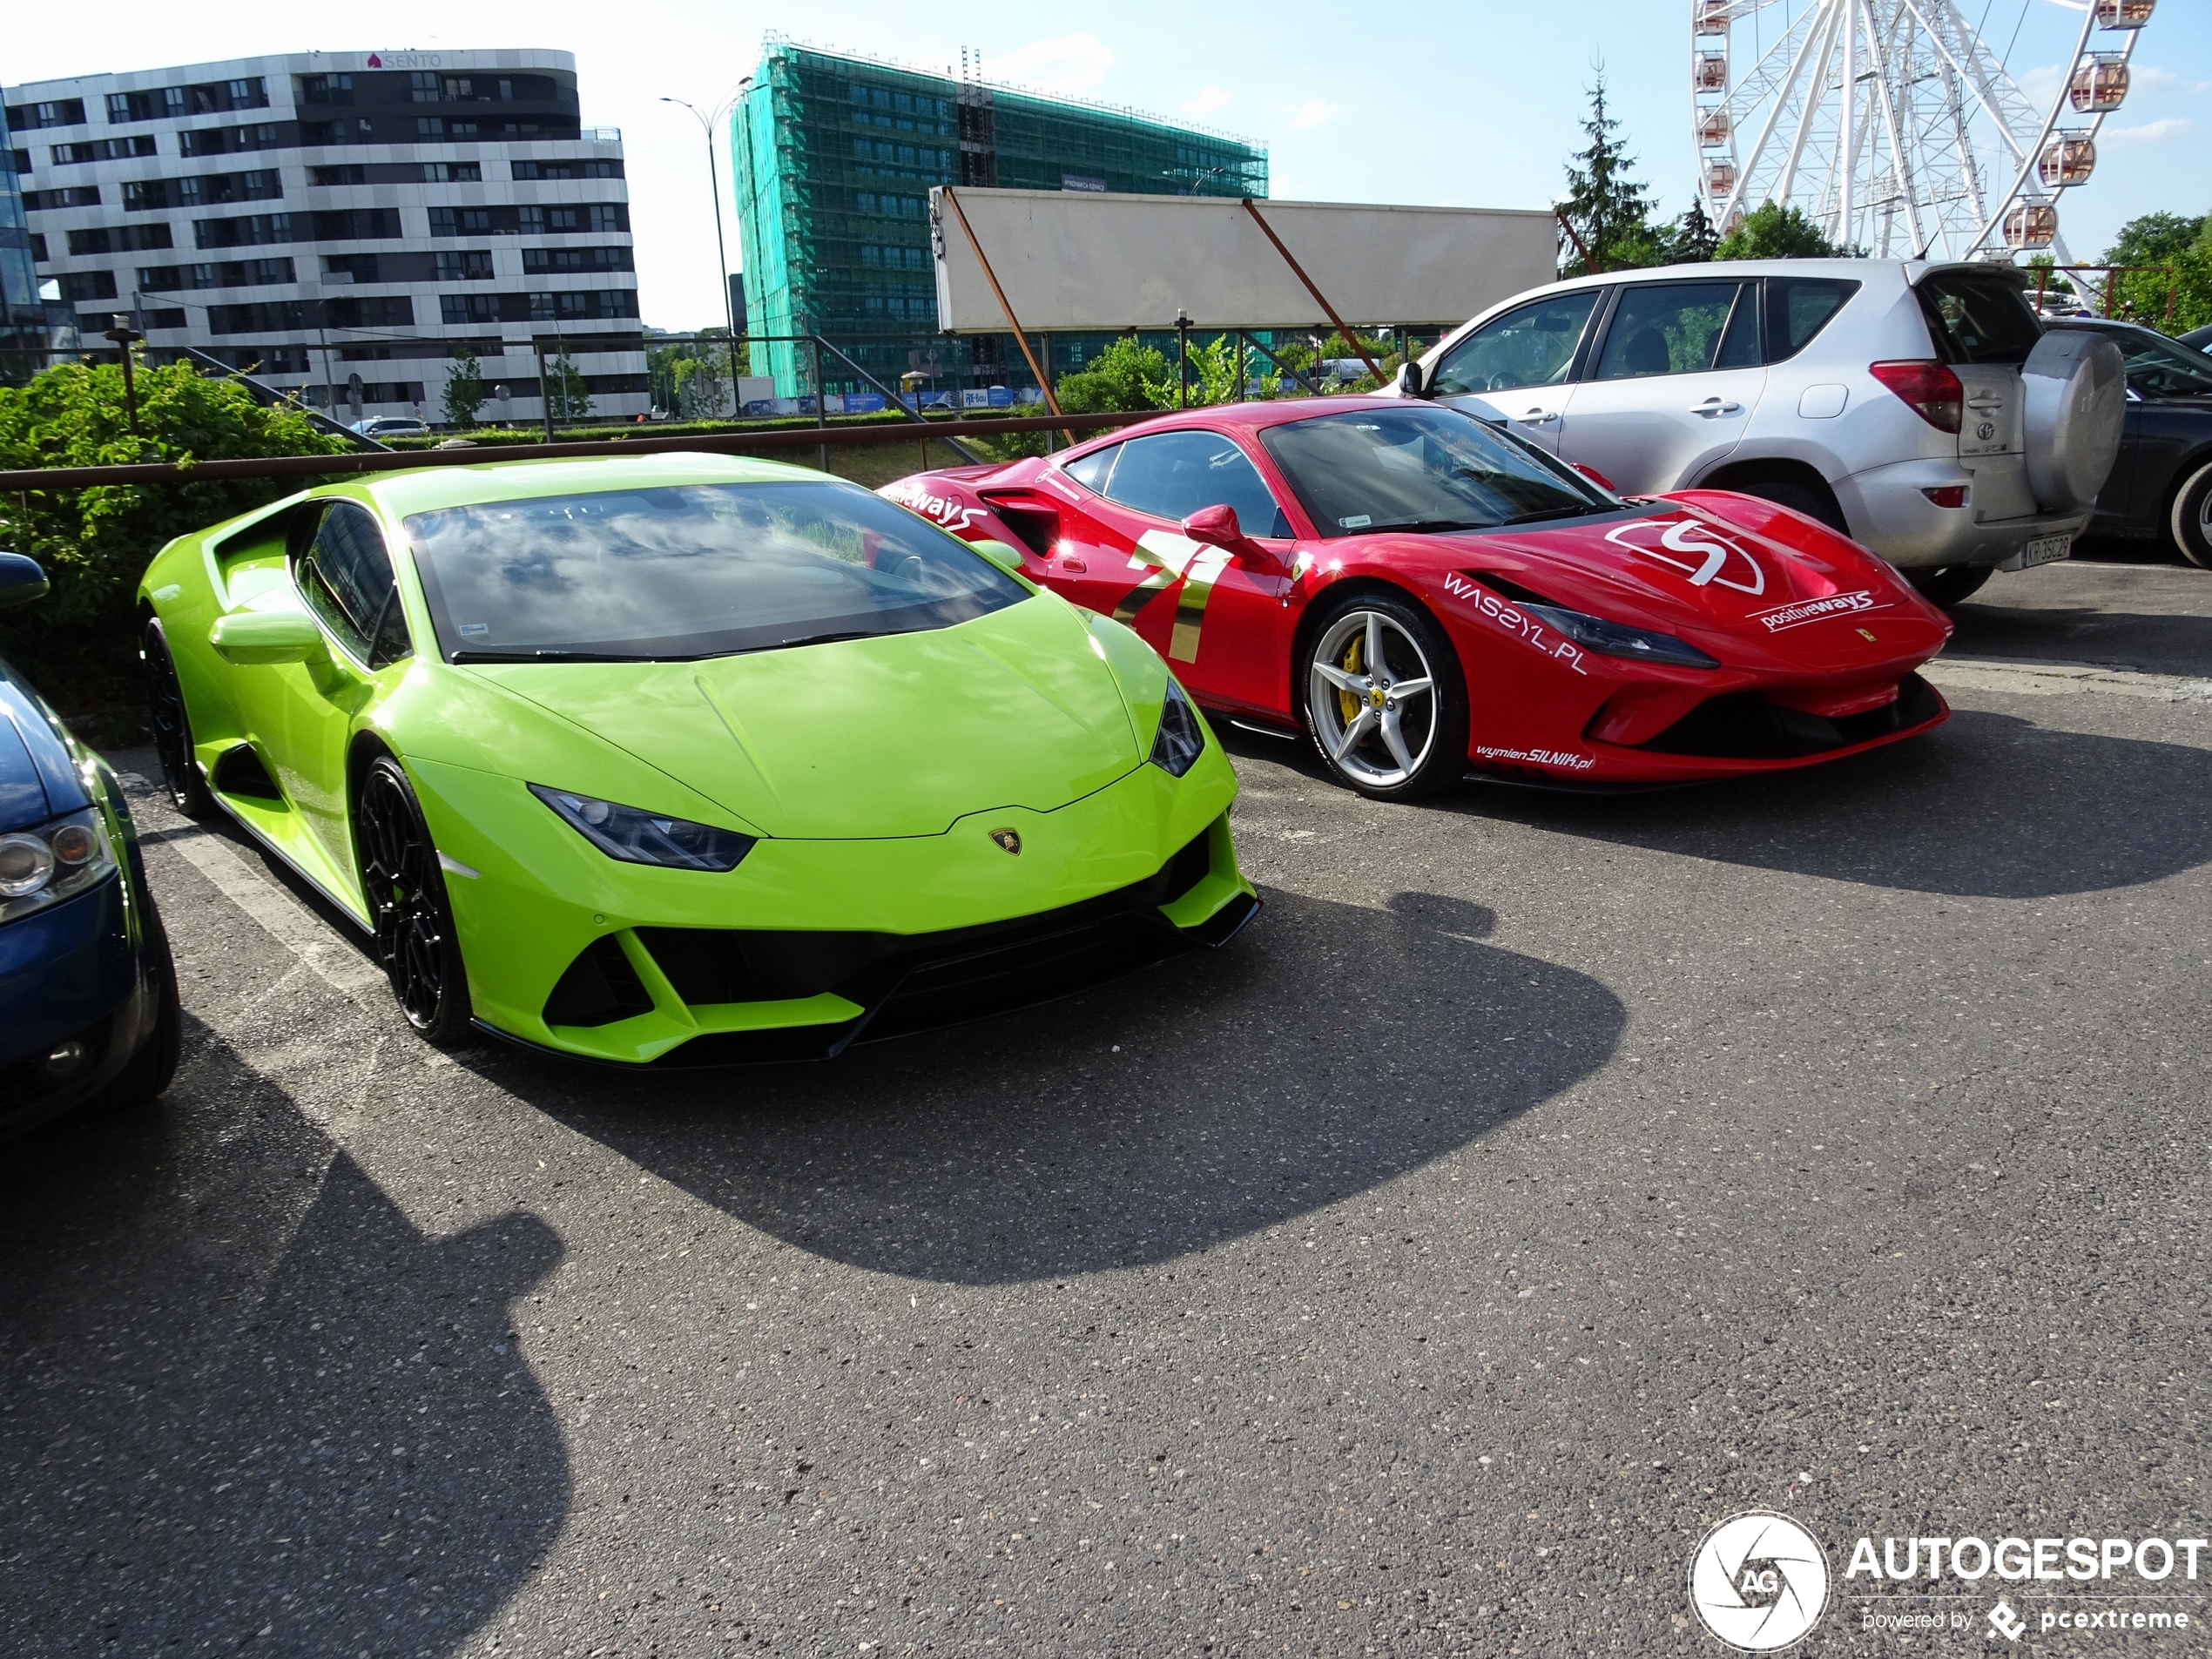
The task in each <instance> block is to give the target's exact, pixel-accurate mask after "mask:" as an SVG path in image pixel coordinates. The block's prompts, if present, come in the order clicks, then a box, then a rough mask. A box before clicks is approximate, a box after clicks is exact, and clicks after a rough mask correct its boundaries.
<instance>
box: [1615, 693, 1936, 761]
mask: <svg viewBox="0 0 2212 1659" xmlns="http://www.w3.org/2000/svg"><path fill="white" fill-rule="evenodd" d="M1942 711H1943V703H1942V700H1941V699H1940V698H1938V697H1937V695H1936V692H1935V688H1934V687H1933V686H1932V685H1929V684H1928V683H1927V681H1925V680H1924V679H1922V678H1920V677H1919V675H1918V674H1907V675H1906V676H1905V678H1903V679H1902V680H1900V681H1899V682H1898V688H1897V700H1896V701H1895V702H1892V703H1889V704H1886V705H1884V706H1883V707H1881V708H1878V709H1868V710H1866V711H1865V712H1864V713H1860V714H1845V715H1838V716H1835V717H1832V718H1831V717H1829V716H1825V715H1819V714H1807V713H1806V712H1805V711H1804V710H1802V709H1791V708H1784V707H1783V706H1782V705H1780V704H1779V703H1774V702H1770V701H1769V700H1768V699H1767V698H1764V697H1761V696H1760V695H1759V694H1758V693H1757V691H1735V692H1731V693H1730V694H1729V695H1727V696H1725V697H1711V698H1706V699H1705V700H1704V701H1703V703H1700V704H1699V705H1697V706H1696V708H1694V709H1692V710H1690V711H1689V713H1688V714H1685V715H1684V716H1683V718H1681V719H1679V720H1677V721H1676V722H1675V723H1674V724H1673V725H1670V726H1669V727H1668V728H1667V729H1666V730H1665V731H1664V732H1661V733H1660V734H1659V735H1658V736H1657V737H1656V738H1650V739H1649V740H1648V741H1646V742H1643V743H1640V744H1638V745H1635V746H1636V747H1637V748H1639V749H1643V750H1647V751H1649V752H1651V753H1654V754H1668V755H1697V756H1701V757H1704V758H1706V759H1717V760H1795V759H1802V758H1804V756H1807V755H1817V754H1825V753H1827V752H1829V751H1830V750H1831V749H1848V748H1850V747H1851V746H1852V745H1854V744H1860V743H1871V742H1873V741H1874V740H1875V739H1876V738H1885V737H1888V736H1889V735H1890V734H1891V733H1892V732H1903V731H1906V730H1908V729H1909V728H1911V727H1912V726H1916V725H1921V724H1923V723H1924V722H1926V721H1929V720H1932V719H1934V718H1936V716H1937V715H1939V714H1940V713H1941V712H1942Z"/></svg>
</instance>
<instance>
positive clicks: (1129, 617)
mask: <svg viewBox="0 0 2212 1659" xmlns="http://www.w3.org/2000/svg"><path fill="white" fill-rule="evenodd" d="M1228 567H1229V555H1228V554H1227V553H1226V552H1224V551H1223V550H1221V549H1219V548H1217V547H1209V546H1207V545H1206V544H1205V543H1203V542H1194V541H1192V540H1191V539H1190V537H1189V536H1177V535H1176V534H1174V533H1173V532H1172V531H1170V530H1147V531H1145V532H1144V534H1143V536H1140V537H1138V538H1137V543H1136V550H1134V551H1133V552H1131V553H1130V556H1129V568H1130V570H1143V571H1145V572H1146V573H1147V574H1146V576H1145V577H1144V580H1143V582H1141V583H1138V584H1137V585H1136V587H1135V588H1133V589H1131V590H1130V591H1129V592H1128V593H1126V594H1124V595H1123V596H1122V599H1121V602H1120V603H1119V604H1116V606H1115V607H1114V620H1115V621H1116V622H1122V623H1129V624H1135V622H1136V613H1137V612H1138V611H1140V610H1143V609H1144V607H1145V606H1146V605H1148V604H1151V602H1152V599H1153V596H1155V595H1156V594H1157V593H1159V592H1160V591H1161V590H1163V589H1166V588H1170V587H1173V586H1174V585H1175V584H1176V583H1177V582H1178V581H1180V582H1181V583H1182V584H1183V590H1182V591H1181V592H1180V593H1179V594H1177V596H1176V604H1175V626H1174V630H1173V631H1172V632H1171V633H1170V635H1169V637H1168V656H1169V658H1170V660H1172V661H1175V662H1178V663H1195V662H1197V660H1198V637H1199V634H1200V631H1202V630H1203V629H1204V626H1205V620H1206V601H1207V600H1208V599H1210V598H1211V597H1213V585H1214V583H1215V582H1216V581H1217V580H1218V579H1219V577H1220V576H1221V573H1222V571H1224V570H1226V569H1228Z"/></svg>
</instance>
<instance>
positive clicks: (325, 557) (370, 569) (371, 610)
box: [293, 502, 405, 662]
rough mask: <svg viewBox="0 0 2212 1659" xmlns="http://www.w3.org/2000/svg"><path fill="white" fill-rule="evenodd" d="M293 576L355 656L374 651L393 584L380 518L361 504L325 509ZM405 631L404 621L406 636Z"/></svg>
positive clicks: (302, 593) (313, 607)
mask: <svg viewBox="0 0 2212 1659" xmlns="http://www.w3.org/2000/svg"><path fill="white" fill-rule="evenodd" d="M293 580H294V582H296V583H297V584H298V586H299V589H300V597H301V598H303V599H305V600H306V601H307V605H308V608H309V609H311V610H314V613H315V614H316V616H318V617H320V618H321V619H322V623H323V625H324V626H325V627H327V628H328V629H329V630H330V631H331V632H332V633H334V634H335V635H337V636H338V640H339V643H340V644H342V645H344V646H345V647H346V649H347V651H350V652H352V653H353V654H354V656H355V657H357V658H360V659H361V661H363V662H368V660H369V659H370V658H371V657H372V656H373V655H374V654H375V653H374V652H372V651H371V649H370V644H369V638H370V636H371V634H372V633H374V632H376V631H378V626H379V624H381V623H382V622H383V621H384V613H385V609H386V606H385V600H386V598H387V597H388V596H390V595H391V594H392V587H393V583H392V560H391V556H390V555H389V554H388V553H387V552H386V551H385V550H384V537H383V536H382V535H381V533H379V531H378V530H377V528H376V521H375V520H374V518H372V517H370V516H369V515H368V513H366V512H364V511H363V510H362V509H360V508H358V507H355V506H354V505H352V504H351V503H349V502H339V503H338V504H337V505H335V506H334V507H333V508H331V509H330V510H329V511H328V512H327V513H325V514H324V515H323V517H322V523H320V524H319V525H317V526H316V528H315V534H314V540H313V541H312V542H310V543H308V544H307V550H306V551H305V552H304V553H302V554H301V555H300V557H299V560H298V562H297V563H295V564H294V566H293ZM393 608H394V609H396V608H397V607H396V605H395V606H394V607H393ZM404 633H405V629H404V626H403V625H402V628H401V634H402V637H404ZM387 660H389V658H387Z"/></svg>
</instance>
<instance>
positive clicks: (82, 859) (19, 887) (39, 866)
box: [0, 810, 115, 921]
mask: <svg viewBox="0 0 2212 1659" xmlns="http://www.w3.org/2000/svg"><path fill="white" fill-rule="evenodd" d="M114 868H115V849H114V848H113V847H112V846H110V845H109V844H108V835H107V826H106V825H105V824H104V823H102V822H101V821H100V815H99V813H98V811H97V810H87V811H84V812H81V813H71V814H70V815H69V816H68V817H67V818H57V819H55V820H54V821H53V822H52V823H51V824H42V825H41V826H39V827H37V829H32V830H16V831H13V832H10V833H8V834H6V835H0V921H15V920H16V919H17V917H18V916H27V915H29V914H30V913H31V912H32V911H34V910H43V909H44V908H45V907H47V906H48V905H51V904H59V903H60V902H61V901H62V900H64V899H69V898H74V897H75V896H76V895H77V894H80V893H82V892H84V890H85V889H86V888H88V887H92V886H94V885H95V884H97V883H98V881H99V880H101V878H103V877H104V876H105V875H107V874H108V873H109V872H111V870H113V869H114Z"/></svg>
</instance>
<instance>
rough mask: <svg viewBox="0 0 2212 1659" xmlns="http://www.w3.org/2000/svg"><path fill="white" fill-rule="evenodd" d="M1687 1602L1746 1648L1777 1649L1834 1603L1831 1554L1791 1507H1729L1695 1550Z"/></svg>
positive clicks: (1711, 1627) (1710, 1626) (1741, 1648)
mask: <svg viewBox="0 0 2212 1659" xmlns="http://www.w3.org/2000/svg"><path fill="white" fill-rule="evenodd" d="M1689 1604H1690V1606H1692V1607H1693V1608H1696V1609H1697V1616H1698V1617H1699V1618H1700V1619H1702V1620H1703V1621H1704V1624H1705V1628H1706V1629H1708V1630H1710V1631H1711V1632H1712V1633H1713V1635H1716V1636H1717V1637H1719V1638H1720V1639H1721V1640H1722V1641H1723V1642H1726V1643H1727V1644H1728V1645H1729V1646H1730V1647H1731V1648H1734V1649H1737V1651H1738V1652H1741V1653H1774V1652H1777V1651H1778V1650H1779V1649H1784V1648H1786V1647H1789V1646H1790V1645H1791V1643H1793V1642H1797V1641H1798V1640H1800V1639H1801V1638H1802V1637H1803V1636H1804V1635H1805V1633H1806V1632H1807V1631H1809V1630H1811V1629H1812V1627H1813V1626H1814V1625H1816V1624H1817V1623H1818V1622H1820V1615H1821V1614H1822V1613H1823V1612H1824V1610H1825V1609H1826V1608H1827V1606H1828V1557H1827V1554H1826V1553H1825V1552H1824V1551H1823V1550H1822V1548H1820V1541H1819V1540H1817V1538H1815V1537H1814V1536H1813V1535H1812V1534H1811V1533H1809V1532H1807V1531H1806V1530H1805V1529H1804V1527H1803V1526H1802V1525H1800V1524H1799V1523H1798V1522H1797V1521H1793V1520H1791V1518H1790V1517H1789V1516H1788V1515H1784V1514H1776V1513H1775V1512H1774V1511H1772V1510H1770V1509H1754V1510H1750V1511H1748V1512H1747V1513H1745V1514H1740V1515H1730V1517H1729V1518H1728V1519H1727V1520H1725V1521H1722V1522H1721V1523H1720V1524H1719V1525H1718V1526H1716V1527H1714V1528H1713V1529H1712V1530H1711V1531H1710V1532H1709V1533H1707V1534H1705V1536H1704V1539H1703V1541H1702V1542H1700V1543H1699V1544H1698V1546H1697V1553H1696V1554H1694V1555H1692V1556H1691V1557H1690V1558H1689Z"/></svg>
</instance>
